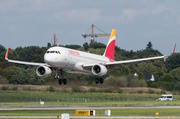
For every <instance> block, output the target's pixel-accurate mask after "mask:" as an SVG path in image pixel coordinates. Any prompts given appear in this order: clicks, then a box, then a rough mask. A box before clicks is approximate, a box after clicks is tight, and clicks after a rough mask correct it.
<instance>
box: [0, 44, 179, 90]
mask: <svg viewBox="0 0 180 119" xmlns="http://www.w3.org/2000/svg"><path fill="white" fill-rule="evenodd" d="M61 46H63V45H61ZM152 46H153V45H152V43H151V42H149V43H148V44H147V46H145V49H142V50H137V51H133V50H130V51H127V50H125V49H121V48H120V47H118V46H115V60H116V61H119V60H129V59H138V58H146V57H153V56H161V55H162V53H161V52H159V51H158V50H155V49H153V47H152ZM50 47H52V46H51V45H50V44H49V43H48V45H47V47H39V46H27V47H17V48H16V49H10V50H9V59H14V60H21V61H28V62H40V63H43V62H44V54H45V52H46V51H47V49H48V48H50ZM63 47H67V48H71V49H76V50H81V51H85V52H90V53H95V54H99V55H103V53H104V51H105V47H106V45H105V44H103V43H100V42H94V43H87V42H85V43H84V44H83V46H80V45H64V46H63ZM5 53H6V48H5V47H4V46H2V45H0V83H1V84H2V83H10V84H32V85H42V84H45V83H47V82H50V81H53V80H55V79H53V76H54V75H55V71H53V73H52V75H51V76H50V77H48V78H41V77H38V76H37V75H36V72H35V70H36V67H30V66H26V65H20V64H12V63H7V62H6V61H5V59H4V56H5ZM179 59H180V53H175V54H174V55H171V56H169V57H168V58H166V60H164V59H160V60H153V61H152V62H148V63H146V64H142V63H140V64H135V65H130V66H128V67H118V68H116V69H114V70H112V71H110V72H108V73H107V74H106V75H105V76H103V78H104V79H105V80H107V81H105V82H106V83H108V85H111V84H117V86H124V87H125V86H129V87H136V86H150V87H155V88H157V87H162V88H165V89H169V90H179V89H180V79H179V78H180V73H179V72H180V60H179ZM135 72H140V73H139V76H138V77H134V76H133V74H134V73H135ZM143 72H146V73H151V74H153V75H154V77H155V81H154V82H150V81H149V82H146V81H145V77H144V76H143V75H142V73H143ZM65 77H66V78H67V79H68V80H70V81H75V82H79V83H82V82H86V83H88V84H92V83H93V82H94V78H95V76H89V75H82V74H68V73H65ZM113 81H114V83H112V82H113ZM167 87H168V88H167Z"/></svg>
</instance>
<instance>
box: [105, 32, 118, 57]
mask: <svg viewBox="0 0 180 119" xmlns="http://www.w3.org/2000/svg"><path fill="white" fill-rule="evenodd" d="M115 41H116V29H113V30H112V32H111V35H110V37H109V41H108V43H107V46H106V50H105V52H104V55H103V56H105V57H107V58H109V59H110V60H114V50H115Z"/></svg>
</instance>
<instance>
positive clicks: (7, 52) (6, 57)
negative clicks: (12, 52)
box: [5, 48, 9, 60]
mask: <svg viewBox="0 0 180 119" xmlns="http://www.w3.org/2000/svg"><path fill="white" fill-rule="evenodd" d="M8 55H9V48H7V51H6V56H5V59H6V60H8Z"/></svg>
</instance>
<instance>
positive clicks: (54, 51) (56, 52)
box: [46, 51, 61, 54]
mask: <svg viewBox="0 0 180 119" xmlns="http://www.w3.org/2000/svg"><path fill="white" fill-rule="evenodd" d="M46 53H57V54H61V53H60V52H59V51H47V52H46Z"/></svg>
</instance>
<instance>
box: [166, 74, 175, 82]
mask: <svg viewBox="0 0 180 119" xmlns="http://www.w3.org/2000/svg"><path fill="white" fill-rule="evenodd" d="M164 81H165V82H174V79H173V77H172V75H171V74H170V73H167V74H166V75H165V77H164Z"/></svg>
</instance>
